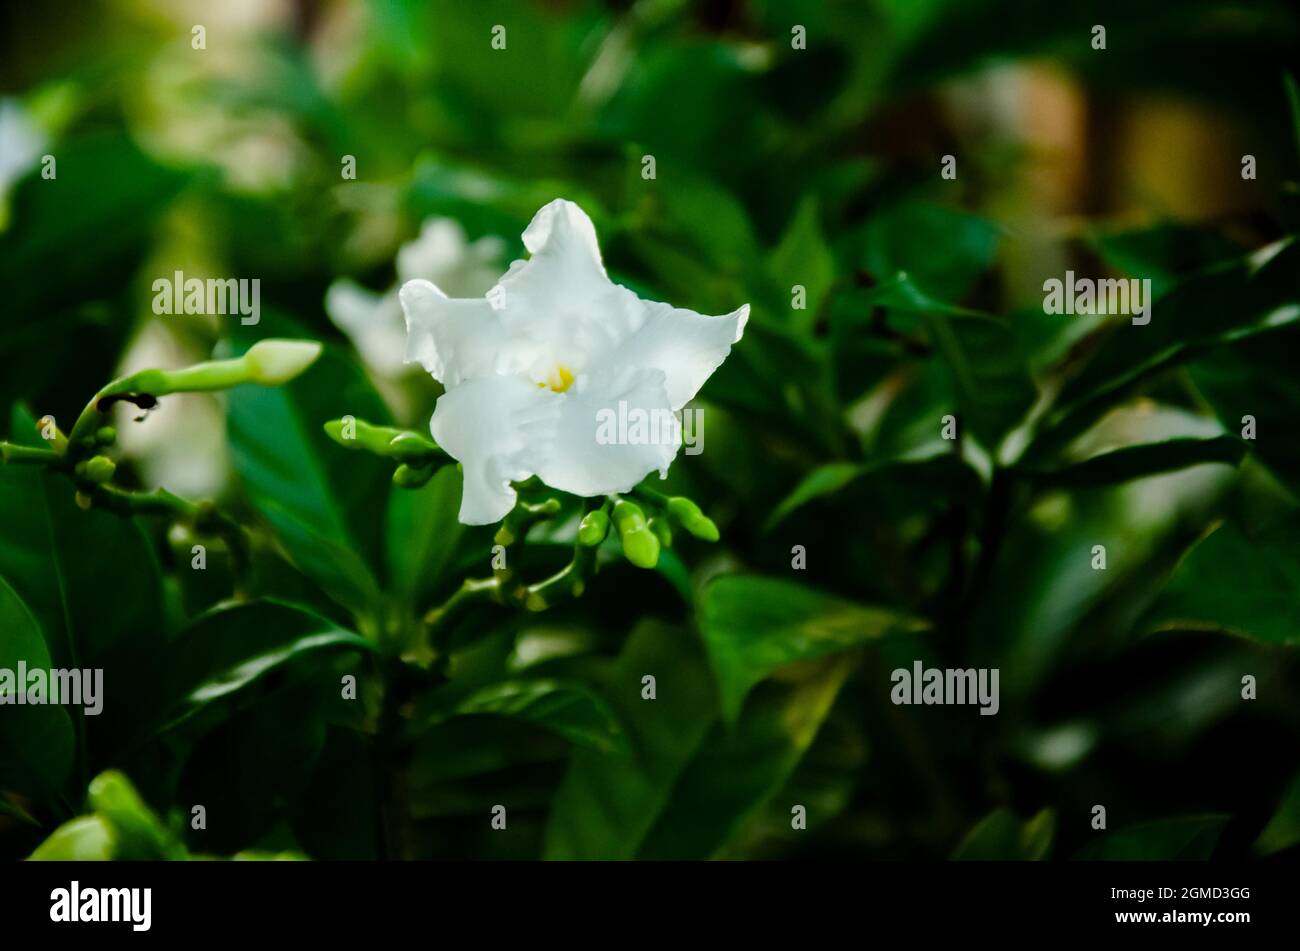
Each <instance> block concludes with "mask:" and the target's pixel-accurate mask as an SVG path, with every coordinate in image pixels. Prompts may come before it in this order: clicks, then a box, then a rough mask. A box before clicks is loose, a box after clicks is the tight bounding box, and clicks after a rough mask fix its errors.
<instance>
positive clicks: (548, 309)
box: [489, 199, 619, 339]
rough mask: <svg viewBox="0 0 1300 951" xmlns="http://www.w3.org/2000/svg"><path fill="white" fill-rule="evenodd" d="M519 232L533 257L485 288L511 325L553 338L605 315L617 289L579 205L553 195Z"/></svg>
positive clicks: (511, 268) (512, 266)
mask: <svg viewBox="0 0 1300 951" xmlns="http://www.w3.org/2000/svg"><path fill="white" fill-rule="evenodd" d="M523 237H524V246H525V247H526V248H528V250H529V252H531V254H532V257H531V258H529V259H528V260H527V261H516V262H515V263H514V264H512V265H511V266H510V270H509V271H507V272H506V273H505V275H504V276H503V277H502V278H501V280H500V281H499V282H498V284H497V286H496V287H494V288H493V289H492V291H491V292H489V298H491V297H495V298H496V301H495V305H496V306H497V307H498V308H499V309H500V310H501V311H502V312H503V313H504V314H505V319H506V322H507V323H508V324H509V325H510V327H511V329H512V330H514V331H516V332H524V333H528V334H530V335H532V336H534V337H539V338H547V339H552V338H554V337H556V336H557V335H562V334H564V333H566V332H571V330H572V327H573V325H574V324H575V323H581V322H600V321H602V320H603V319H604V318H607V317H608V316H609V315H608V313H607V311H608V307H607V306H606V304H607V301H606V300H605V299H607V298H609V296H610V295H611V294H614V293H615V292H616V291H617V290H619V288H616V287H615V285H614V284H613V283H612V282H611V281H610V279H609V278H608V277H607V276H606V274H605V266H604V265H603V264H601V261H600V247H599V246H598V245H597V244H596V229H595V226H593V225H592V223H591V219H590V218H588V217H587V215H586V213H585V212H584V211H583V210H582V209H581V208H579V207H578V206H577V205H575V204H574V203H573V202H571V201H564V200H563V199H557V200H555V201H553V202H551V203H550V204H549V205H547V206H546V207H544V208H543V209H542V210H541V211H539V212H538V213H537V214H536V215H535V216H534V217H533V221H532V224H530V225H529V226H528V228H527V229H526V230H525V231H524V235H523Z"/></svg>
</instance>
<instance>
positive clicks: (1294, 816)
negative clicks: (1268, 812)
mask: <svg viewBox="0 0 1300 951" xmlns="http://www.w3.org/2000/svg"><path fill="white" fill-rule="evenodd" d="M1297 844H1300V773H1296V775H1295V776H1294V777H1292V779H1291V784H1290V785H1289V786H1288V787H1287V789H1286V792H1285V793H1284V794H1283V796H1282V802H1281V803H1280V804H1279V805H1278V807H1277V812H1275V813H1274V814H1273V818H1272V819H1270V820H1269V822H1268V825H1266V826H1265V827H1264V831H1263V832H1261V833H1260V834H1259V838H1258V839H1256V840H1255V851H1256V852H1257V853H1259V854H1260V855H1272V854H1274V853H1276V852H1281V851H1284V850H1285V849H1289V848H1291V847H1293V846H1295V845H1297Z"/></svg>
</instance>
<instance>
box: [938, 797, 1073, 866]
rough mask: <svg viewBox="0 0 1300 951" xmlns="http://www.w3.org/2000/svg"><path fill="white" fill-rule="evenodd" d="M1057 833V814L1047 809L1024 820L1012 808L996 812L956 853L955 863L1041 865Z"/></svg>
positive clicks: (984, 821) (983, 822)
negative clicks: (1008, 861)
mask: <svg viewBox="0 0 1300 951" xmlns="http://www.w3.org/2000/svg"><path fill="white" fill-rule="evenodd" d="M1055 832H1056V814H1055V813H1054V812H1052V810H1050V809H1044V810H1043V811H1042V812H1040V813H1038V814H1037V815H1036V816H1034V817H1033V818H1032V819H1029V820H1027V821H1025V822H1021V821H1020V817H1019V816H1017V815H1016V814H1015V813H1014V812H1012V811H1011V810H1010V809H995V810H994V811H993V812H991V813H989V814H988V815H987V816H985V817H984V818H983V819H981V820H980V821H979V822H978V823H977V824H976V825H975V827H974V828H973V829H971V830H970V832H968V833H967V834H966V838H964V839H962V841H961V844H960V845H958V846H957V848H956V849H954V850H953V853H952V858H953V860H954V861H963V862H971V861H975V862H988V861H1007V860H1010V861H1022V862H1025V861H1027V862H1037V861H1040V860H1041V859H1044V858H1046V857H1047V853H1048V851H1049V850H1050V849H1051V847H1052V838H1053V836H1054V834H1055Z"/></svg>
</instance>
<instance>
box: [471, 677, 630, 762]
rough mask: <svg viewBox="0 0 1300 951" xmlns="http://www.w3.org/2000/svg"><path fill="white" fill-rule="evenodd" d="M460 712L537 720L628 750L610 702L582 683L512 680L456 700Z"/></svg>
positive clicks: (605, 748)
mask: <svg viewBox="0 0 1300 951" xmlns="http://www.w3.org/2000/svg"><path fill="white" fill-rule="evenodd" d="M454 712H455V713H456V714H458V715H462V716H465V715H472V714H485V713H486V714H493V715H496V716H503V717H510V718H512V719H516V720H524V721H527V722H529V723H535V724H537V725H538V726H540V727H544V728H546V729H548V730H551V731H552V732H554V733H556V734H558V735H560V736H562V737H564V738H565V739H566V740H569V741H570V742H571V743H574V744H576V745H578V746H586V747H590V748H591V749H595V750H600V751H602V752H610V751H621V752H626V751H627V738H626V736H624V734H623V730H622V728H621V727H620V726H619V724H618V721H617V719H615V717H614V714H613V712H612V711H611V710H610V708H609V705H608V704H607V703H605V701H604V700H603V699H601V697H600V696H599V695H597V694H595V693H593V692H591V691H590V690H588V689H587V688H585V687H583V686H582V685H581V684H573V683H561V682H559V681H555V680H511V681H506V682H503V683H498V684H492V685H491V686H488V687H482V688H480V689H478V690H475V691H474V692H473V693H471V694H470V695H469V696H468V697H465V698H464V699H463V700H461V701H460V702H459V703H457V704H456V707H455V711H454Z"/></svg>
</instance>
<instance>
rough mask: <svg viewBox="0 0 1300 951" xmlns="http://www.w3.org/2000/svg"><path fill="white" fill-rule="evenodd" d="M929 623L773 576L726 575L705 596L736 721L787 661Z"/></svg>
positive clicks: (704, 623)
mask: <svg viewBox="0 0 1300 951" xmlns="http://www.w3.org/2000/svg"><path fill="white" fill-rule="evenodd" d="M923 626H924V625H923V623H922V622H920V621H918V620H917V619H915V618H909V617H907V616H905V615H903V614H900V613H899V612H897V611H893V610H888V609H883V608H874V607H866V606H864V605H858V604H854V603H852V602H849V601H845V600H843V599H841V598H837V597H834V596H832V595H828V594H823V593H821V592H819V591H814V590H813V589H811V588H806V587H804V586H803V585H799V584H794V583H792V582H789V581H778V580H775V579H769V578H755V577H746V576H740V575H734V576H729V577H723V578H718V579H717V580H715V581H713V582H712V583H711V584H710V585H709V586H708V587H707V588H705V590H704V593H703V594H702V595H701V597H700V633H701V635H702V636H703V638H704V643H705V645H706V646H707V647H708V651H709V657H710V660H711V661H712V665H713V669H714V672H715V673H716V675H717V678H718V689H719V692H720V695H721V706H722V712H723V714H724V716H725V717H726V718H727V719H728V720H732V721H734V720H735V719H736V717H737V716H738V715H739V713H740V708H741V705H742V704H743V703H744V701H745V695H746V694H747V693H749V691H750V689H751V688H752V687H753V686H754V685H755V684H757V683H759V682H760V681H762V680H763V679H764V678H766V677H767V676H768V675H769V674H771V673H772V672H773V671H775V670H777V669H779V668H781V667H784V666H786V665H787V664H792V663H795V662H796V661H805V660H813V659H815V658H818V657H824V656H825V655H827V654H833V653H837V652H839V651H844V650H848V649H849V648H852V647H857V646H858V645H860V644H863V643H865V642H867V641H870V640H873V639H875V638H879V637H883V636H885V635H886V634H892V633H902V632H906V631H916V630H919V629H921V628H922V627H923Z"/></svg>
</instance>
